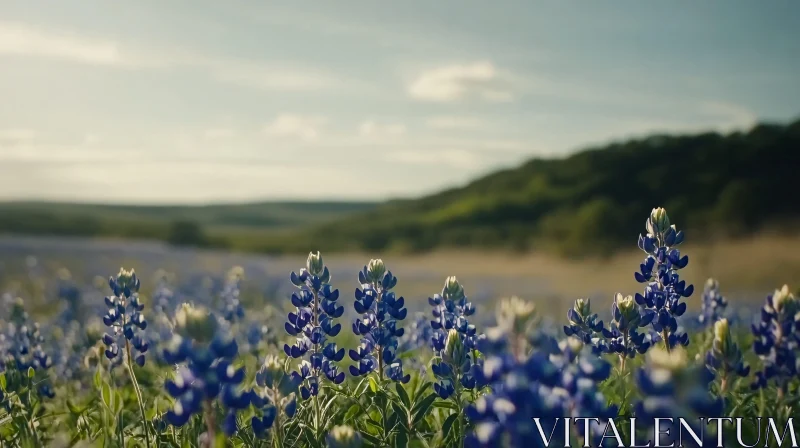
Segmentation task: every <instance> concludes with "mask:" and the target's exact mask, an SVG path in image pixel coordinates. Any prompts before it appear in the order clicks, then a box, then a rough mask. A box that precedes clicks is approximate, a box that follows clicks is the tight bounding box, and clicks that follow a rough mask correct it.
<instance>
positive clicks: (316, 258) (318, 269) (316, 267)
mask: <svg viewBox="0 0 800 448" xmlns="http://www.w3.org/2000/svg"><path fill="white" fill-rule="evenodd" d="M324 268H325V263H323V262H322V255H321V254H320V253H319V251H317V253H316V254H315V253H314V252H309V254H308V260H307V261H306V269H307V270H308V272H309V273H310V274H312V275H322V271H323V269H324Z"/></svg>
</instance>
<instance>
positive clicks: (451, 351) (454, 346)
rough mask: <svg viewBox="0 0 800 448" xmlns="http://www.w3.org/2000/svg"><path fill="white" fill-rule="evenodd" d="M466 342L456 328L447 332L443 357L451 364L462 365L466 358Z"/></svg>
mask: <svg viewBox="0 0 800 448" xmlns="http://www.w3.org/2000/svg"><path fill="white" fill-rule="evenodd" d="M465 356H466V353H465V352H464V342H463V341H462V340H461V335H460V334H458V331H456V330H450V331H449V332H448V333H447V340H446V341H445V343H444V353H443V354H442V358H443V359H444V360H445V362H447V363H448V364H450V365H453V366H461V364H463V362H464V359H465Z"/></svg>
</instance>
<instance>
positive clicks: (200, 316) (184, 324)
mask: <svg viewBox="0 0 800 448" xmlns="http://www.w3.org/2000/svg"><path fill="white" fill-rule="evenodd" d="M175 330H176V331H177V332H178V333H179V334H181V335H182V336H185V337H189V338H191V339H194V340H196V341H199V342H208V341H210V340H211V339H213V338H214V333H215V332H216V331H217V320H216V319H215V318H214V316H213V315H212V314H211V313H210V312H209V311H208V310H207V309H205V308H202V307H197V308H195V307H193V306H192V305H191V304H188V303H184V304H183V305H182V306H181V307H180V308H179V309H178V311H177V312H176V313H175Z"/></svg>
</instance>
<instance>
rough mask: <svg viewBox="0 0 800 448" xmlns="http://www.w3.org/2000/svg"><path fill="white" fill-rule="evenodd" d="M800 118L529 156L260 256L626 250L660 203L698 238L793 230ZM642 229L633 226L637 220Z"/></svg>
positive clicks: (799, 209) (279, 244) (267, 245)
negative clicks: (493, 249) (464, 250)
mask: <svg viewBox="0 0 800 448" xmlns="http://www.w3.org/2000/svg"><path fill="white" fill-rule="evenodd" d="M798 168H800V121H796V122H794V123H791V124H788V125H776V124H760V125H758V126H755V127H754V128H753V129H751V130H749V131H748V132H735V133H731V134H728V135H721V134H718V133H703V134H698V135H684V136H675V135H656V136H652V137H648V138H644V139H637V140H631V141H626V142H620V143H613V144H610V145H607V146H604V147H598V148H592V149H588V150H585V151H581V152H578V153H575V154H572V155H570V156H568V157H566V158H561V159H540V158H537V159H533V160H530V161H529V162H527V163H525V164H524V165H522V166H520V167H518V168H514V169H508V170H503V171H498V172H495V173H493V174H490V175H488V176H485V177H483V178H481V179H478V180H476V181H474V182H472V183H470V184H468V185H466V186H464V187H461V188H455V189H451V190H448V191H443V192H441V193H438V194H434V195H431V196H427V197H423V198H420V199H416V200H403V201H394V202H389V203H386V204H384V205H382V206H380V207H377V208H374V209H371V210H369V211H366V212H364V213H359V214H356V215H352V216H349V217H346V218H344V219H342V220H336V221H331V222H328V223H325V224H321V225H319V226H316V227H314V228H312V229H310V230H306V231H303V232H302V236H298V237H296V238H291V239H285V238H284V239H281V240H280V241H278V240H272V241H265V242H264V243H263V246H262V247H261V249H262V250H266V251H282V250H300V249H302V250H308V249H311V248H319V249H320V250H328V251H340V250H367V251H378V250H391V249H397V250H409V251H425V250H429V249H433V248H436V247H443V246H448V247H466V246H478V247H500V246H505V247H510V248H514V249H522V250H524V249H528V248H532V247H535V248H545V249H555V250H558V251H560V252H562V253H565V254H581V253H586V252H589V251H607V250H611V249H614V248H616V247H619V245H620V244H630V243H631V241H632V240H633V239H635V235H637V234H638V233H639V232H641V231H642V230H643V228H644V221H645V219H646V217H647V215H648V213H649V211H650V209H651V208H652V207H654V206H664V207H666V208H667V210H668V212H669V214H670V217H671V218H672V220H673V222H676V223H678V225H679V227H680V228H687V229H691V230H692V231H693V232H694V234H693V235H692V238H698V237H701V236H702V237H703V238H725V237H730V236H735V235H741V234H747V233H752V232H755V231H757V230H760V229H763V228H764V227H767V226H782V227H783V228H789V229H797V228H798V227H793V225H794V224H796V223H798V222H800V220H798V218H800V197H798V193H797V191H798V187H797V186H798V180H797V179H798ZM637 223H638V224H637Z"/></svg>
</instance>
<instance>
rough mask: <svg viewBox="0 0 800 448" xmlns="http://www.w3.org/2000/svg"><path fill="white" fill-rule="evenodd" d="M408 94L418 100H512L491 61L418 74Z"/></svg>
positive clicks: (505, 84) (510, 93) (451, 66)
mask: <svg viewBox="0 0 800 448" xmlns="http://www.w3.org/2000/svg"><path fill="white" fill-rule="evenodd" d="M408 93H409V94H410V95H411V96H412V97H413V98H415V99H417V100H420V101H431V102H452V101H456V100H460V99H464V98H468V97H474V98H479V99H482V100H484V101H490V102H506V101H512V100H513V99H514V95H513V93H512V92H511V91H510V89H509V86H508V82H507V80H505V79H504V77H503V76H501V75H500V74H498V71H497V69H496V68H495V66H494V65H493V64H492V63H491V62H474V63H471V64H466V65H449V66H445V67H440V68H436V69H433V70H430V71H427V72H424V73H422V74H421V75H419V76H418V77H417V78H416V80H414V81H413V82H412V83H411V85H409V87H408Z"/></svg>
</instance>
